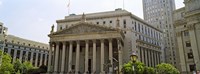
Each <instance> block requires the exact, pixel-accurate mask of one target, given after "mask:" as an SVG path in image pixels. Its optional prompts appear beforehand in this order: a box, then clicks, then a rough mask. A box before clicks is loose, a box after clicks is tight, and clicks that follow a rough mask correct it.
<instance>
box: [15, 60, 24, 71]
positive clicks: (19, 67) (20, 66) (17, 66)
mask: <svg viewBox="0 0 200 74" xmlns="http://www.w3.org/2000/svg"><path fill="white" fill-rule="evenodd" d="M14 69H15V72H18V71H19V72H22V69H23V64H22V63H21V61H20V60H19V59H17V60H16V61H15V63H14Z"/></svg>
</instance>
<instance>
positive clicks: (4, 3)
mask: <svg viewBox="0 0 200 74" xmlns="http://www.w3.org/2000/svg"><path fill="white" fill-rule="evenodd" d="M69 1H70V4H69ZM175 2H176V8H181V7H183V6H184V4H183V0H175ZM68 4H69V5H70V9H69V8H68ZM116 8H123V0H0V22H2V23H4V26H6V27H8V34H11V35H15V36H18V37H21V38H25V39H29V40H34V41H38V42H42V43H48V42H49V37H48V36H47V35H48V34H49V33H50V29H51V26H52V25H53V24H55V25H56V20H58V19H64V17H65V16H67V15H68V14H69V13H70V14H71V13H75V14H82V13H83V12H84V13H86V14H87V13H94V12H103V11H113V10H115V9H116ZM124 9H125V10H127V11H129V12H132V13H133V14H134V15H136V16H138V17H140V18H142V19H143V7H142V0H124Z"/></svg>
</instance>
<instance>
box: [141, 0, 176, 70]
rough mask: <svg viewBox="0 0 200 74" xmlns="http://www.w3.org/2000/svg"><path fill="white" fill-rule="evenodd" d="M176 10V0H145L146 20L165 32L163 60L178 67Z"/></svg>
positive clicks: (144, 11)
mask: <svg viewBox="0 0 200 74" xmlns="http://www.w3.org/2000/svg"><path fill="white" fill-rule="evenodd" d="M174 10H175V0H143V13H144V20H145V21H146V22H148V23H149V24H150V25H153V26H154V27H156V28H159V29H160V30H162V31H163V32H164V33H163V34H164V36H163V42H164V43H163V44H164V46H163V48H162V49H164V50H165V51H164V52H165V55H164V57H163V60H165V62H166V63H170V64H173V65H174V66H175V67H177V57H176V50H177V47H176V44H175V43H176V40H175V39H176V38H175V33H174V27H173V19H172V13H173V11H174Z"/></svg>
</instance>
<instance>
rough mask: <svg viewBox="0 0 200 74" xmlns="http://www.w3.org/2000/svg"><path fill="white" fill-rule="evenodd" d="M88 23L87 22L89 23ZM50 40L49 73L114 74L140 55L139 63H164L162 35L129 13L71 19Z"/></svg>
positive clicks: (91, 15)
mask: <svg viewBox="0 0 200 74" xmlns="http://www.w3.org/2000/svg"><path fill="white" fill-rule="evenodd" d="M86 19H87V20H86ZM56 22H57V31H56V32H54V29H53V28H54V26H52V31H51V33H50V34H49V35H48V36H49V37H50V53H49V55H53V56H50V57H49V60H51V61H49V62H48V72H54V73H56V72H57V73H70V72H75V73H92V74H94V73H97V74H99V73H100V74H104V73H108V72H110V73H113V74H116V72H118V71H119V72H121V68H122V65H123V64H124V63H127V62H128V61H129V60H130V55H131V53H133V52H135V53H137V55H138V57H139V61H141V62H143V63H145V64H146V65H147V66H151V67H155V65H157V64H159V63H161V61H162V60H161V57H162V56H161V55H162V50H161V46H162V44H161V43H162V42H161V41H162V40H161V37H162V31H161V30H159V29H157V28H155V27H153V26H151V25H149V24H148V23H146V22H145V21H143V20H142V19H140V18H138V17H137V16H135V15H133V14H131V13H130V12H128V11H126V10H121V9H116V10H115V11H108V12H99V13H90V14H86V15H85V14H83V15H75V14H73V15H69V16H66V17H65V18H64V19H61V20H57V21H56Z"/></svg>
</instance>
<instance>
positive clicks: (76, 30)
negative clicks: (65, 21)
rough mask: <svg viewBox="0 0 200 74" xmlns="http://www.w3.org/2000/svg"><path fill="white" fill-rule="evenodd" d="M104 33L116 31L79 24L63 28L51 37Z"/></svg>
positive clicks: (109, 28) (85, 23)
mask: <svg viewBox="0 0 200 74" xmlns="http://www.w3.org/2000/svg"><path fill="white" fill-rule="evenodd" d="M106 31H117V29H116V28H111V27H106V26H101V25H95V24H92V23H87V22H80V23H77V24H75V25H73V26H70V27H69V28H65V29H63V30H60V31H57V32H55V33H53V35H63V34H84V33H95V32H97V33H101V32H106Z"/></svg>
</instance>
